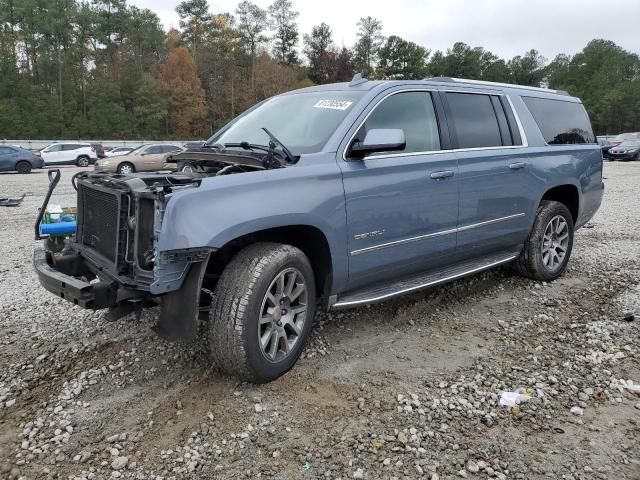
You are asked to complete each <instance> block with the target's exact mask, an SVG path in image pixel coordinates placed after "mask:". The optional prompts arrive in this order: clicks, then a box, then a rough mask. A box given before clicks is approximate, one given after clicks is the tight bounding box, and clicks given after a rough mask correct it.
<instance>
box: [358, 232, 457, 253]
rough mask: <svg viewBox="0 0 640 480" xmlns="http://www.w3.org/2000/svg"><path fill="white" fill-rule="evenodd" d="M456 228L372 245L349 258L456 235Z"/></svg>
mask: <svg viewBox="0 0 640 480" xmlns="http://www.w3.org/2000/svg"><path fill="white" fill-rule="evenodd" d="M457 231H458V229H457V228H451V229H449V230H442V231H441V232H435V233H427V234H426V235H418V236H417V237H410V238H403V239H402V240H395V241H393V242H387V243H381V244H380V245H373V246H371V247H366V248H360V249H358V250H354V251H352V252H351V256H354V255H360V254H363V253H367V252H371V251H373V250H380V249H382V248H388V247H395V246H396V245H403V244H405V243H411V242H418V241H420V240H425V239H427V238H433V237H440V236H442V235H448V234H450V233H456V232H457Z"/></svg>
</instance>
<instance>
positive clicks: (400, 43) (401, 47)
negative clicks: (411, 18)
mask: <svg viewBox="0 0 640 480" xmlns="http://www.w3.org/2000/svg"><path fill="white" fill-rule="evenodd" d="M379 56H380V60H379V64H378V67H379V69H380V71H381V74H382V76H384V77H386V78H396V79H403V80H415V79H421V78H424V77H425V76H426V75H427V57H428V56H429V51H428V50H427V49H426V48H424V47H421V46H420V45H417V44H415V43H413V42H408V41H407V40H404V39H403V38H400V37H398V36H397V35H391V36H390V37H389V38H387V40H386V42H385V44H384V45H383V46H382V47H381V48H380V52H379Z"/></svg>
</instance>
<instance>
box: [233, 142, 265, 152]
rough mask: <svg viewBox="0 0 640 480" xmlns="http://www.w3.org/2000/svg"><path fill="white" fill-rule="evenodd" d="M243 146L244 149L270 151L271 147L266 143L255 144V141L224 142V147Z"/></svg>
mask: <svg viewBox="0 0 640 480" xmlns="http://www.w3.org/2000/svg"><path fill="white" fill-rule="evenodd" d="M227 147H231V148H243V149H245V150H261V151H263V152H267V153H268V152H270V151H271V147H267V146H266V145H257V144H255V143H249V142H240V143H225V144H224V148H227Z"/></svg>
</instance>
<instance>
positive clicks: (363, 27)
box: [354, 17, 384, 77]
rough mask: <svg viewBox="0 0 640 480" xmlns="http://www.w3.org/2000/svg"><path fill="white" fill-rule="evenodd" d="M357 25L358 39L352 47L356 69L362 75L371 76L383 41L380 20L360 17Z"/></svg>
mask: <svg viewBox="0 0 640 480" xmlns="http://www.w3.org/2000/svg"><path fill="white" fill-rule="evenodd" d="M357 26H358V32H357V37H358V41H357V42H356V45H355V47H354V50H355V63H356V69H357V70H359V71H360V72H362V74H363V75H364V76H366V77H371V76H372V75H373V74H374V66H375V64H376V63H377V61H378V51H379V50H380V48H381V47H382V44H383V42H384V37H383V36H382V22H381V21H380V20H377V19H375V18H373V17H362V18H361V19H360V20H358V24H357Z"/></svg>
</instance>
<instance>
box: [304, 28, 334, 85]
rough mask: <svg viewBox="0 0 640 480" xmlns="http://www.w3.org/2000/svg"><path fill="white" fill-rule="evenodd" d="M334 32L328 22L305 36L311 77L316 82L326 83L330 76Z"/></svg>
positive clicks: (305, 49)
mask: <svg viewBox="0 0 640 480" xmlns="http://www.w3.org/2000/svg"><path fill="white" fill-rule="evenodd" d="M333 48H334V45H333V33H332V32H331V27H329V25H327V24H326V23H324V22H323V23H321V24H320V25H316V26H315V27H313V28H312V29H311V35H305V36H304V54H305V55H306V57H307V59H308V60H309V78H310V79H311V80H312V81H313V82H315V83H326V82H328V81H329V78H330V68H329V65H330V60H329V57H330V55H331V51H332V50H333Z"/></svg>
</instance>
